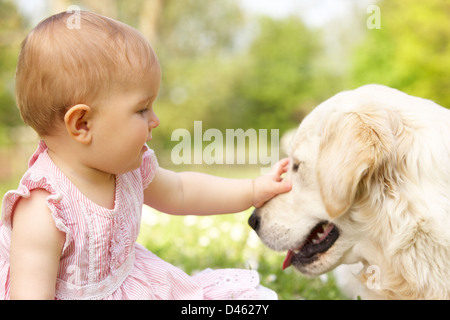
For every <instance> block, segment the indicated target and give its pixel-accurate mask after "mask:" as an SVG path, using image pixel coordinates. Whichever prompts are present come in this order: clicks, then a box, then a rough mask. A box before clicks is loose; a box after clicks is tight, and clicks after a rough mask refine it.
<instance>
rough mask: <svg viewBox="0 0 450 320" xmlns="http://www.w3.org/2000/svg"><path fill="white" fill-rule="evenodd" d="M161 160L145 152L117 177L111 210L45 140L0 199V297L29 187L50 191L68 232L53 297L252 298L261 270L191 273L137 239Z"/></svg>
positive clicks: (60, 222)
mask: <svg viewBox="0 0 450 320" xmlns="http://www.w3.org/2000/svg"><path fill="white" fill-rule="evenodd" d="M157 166H158V163H157V161H156V157H155V155H154V153H153V151H152V150H150V149H149V150H148V151H147V152H146V153H145V155H144V157H143V161H142V165H141V167H140V168H139V169H137V170H135V171H132V172H128V173H126V174H123V175H119V176H117V177H116V194H115V207H114V209H112V210H110V209H106V208H103V207H100V206H99V205H97V204H95V203H93V202H92V201H90V200H89V199H88V198H87V197H85V196H84V195H83V194H82V193H81V192H80V191H79V190H78V189H77V188H76V187H75V186H74V185H73V184H72V183H71V182H70V181H69V180H68V178H67V177H66V176H65V175H64V174H63V173H62V172H61V171H60V170H59V169H58V167H56V165H55V164H54V163H53V162H52V160H51V159H50V157H49V155H48V152H47V146H46V145H45V143H44V142H43V141H41V142H40V143H39V147H38V149H37V151H36V152H35V153H34V155H33V156H32V157H31V159H30V163H29V169H28V171H27V172H26V173H25V175H24V176H23V178H22V180H21V182H20V185H19V187H18V189H17V190H13V191H9V192H8V193H7V194H6V195H5V197H4V199H3V204H2V220H1V223H0V299H9V293H10V279H9V248H10V239H11V221H12V215H13V213H14V208H15V205H16V203H17V201H18V200H20V199H21V198H22V197H24V198H26V197H28V196H29V195H30V191H32V190H34V189H45V190H47V191H48V192H49V193H50V194H51V195H50V196H49V197H48V198H47V205H48V207H49V208H50V210H51V212H52V216H53V219H54V222H55V224H56V226H57V228H58V229H59V230H61V231H62V232H64V233H65V235H66V240H65V244H64V247H63V250H62V254H61V259H60V264H59V271H58V277H57V282H56V297H55V298H56V299H64V300H65V299H120V300H122V299H255V298H259V297H260V292H261V291H260V289H261V286H259V276H258V274H257V273H256V272H255V271H251V270H240V269H219V270H214V271H213V270H210V269H208V270H205V271H203V272H200V273H199V274H196V275H195V276H188V275H187V274H186V273H184V272H183V271H181V270H180V269H178V268H176V267H174V266H172V265H171V264H169V263H167V262H165V261H163V260H161V259H160V258H158V257H157V256H156V255H154V254H153V253H151V252H150V251H148V250H147V249H146V248H144V247H143V246H141V245H139V244H137V243H136V239H137V236H138V233H139V227H140V220H141V211H142V204H143V190H144V188H146V186H148V184H150V183H151V181H152V179H153V177H154V174H155V170H156V168H157Z"/></svg>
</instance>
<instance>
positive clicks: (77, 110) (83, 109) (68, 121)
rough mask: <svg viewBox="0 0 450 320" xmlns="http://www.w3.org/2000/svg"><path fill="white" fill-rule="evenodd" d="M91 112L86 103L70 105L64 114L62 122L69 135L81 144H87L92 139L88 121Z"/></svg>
mask: <svg viewBox="0 0 450 320" xmlns="http://www.w3.org/2000/svg"><path fill="white" fill-rule="evenodd" d="M91 114H92V109H91V107H89V106H88V105H86V104H77V105H75V106H73V107H71V108H70V109H69V110H68V111H67V112H66V114H65V116H64V123H65V126H66V130H67V132H68V133H69V135H70V136H71V137H72V138H73V139H75V140H77V141H78V142H81V143H83V144H89V143H90V142H91V140H92V132H91V130H90V123H89V120H90V117H91Z"/></svg>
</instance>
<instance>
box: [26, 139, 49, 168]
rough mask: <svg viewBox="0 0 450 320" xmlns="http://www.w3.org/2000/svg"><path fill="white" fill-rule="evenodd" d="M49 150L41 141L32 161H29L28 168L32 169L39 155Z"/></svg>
mask: <svg viewBox="0 0 450 320" xmlns="http://www.w3.org/2000/svg"><path fill="white" fill-rule="evenodd" d="M47 149H48V147H47V145H46V144H45V142H44V140H40V141H39V144H38V147H37V149H36V151H35V152H34V153H33V155H32V156H31V158H30V160H29V161H28V168H30V167H31V166H32V165H33V164H34V163H35V162H36V160H37V159H38V158H39V155H40V154H41V153H43V152H44V151H45V150H47Z"/></svg>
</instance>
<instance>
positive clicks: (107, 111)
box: [91, 63, 161, 174]
mask: <svg viewBox="0 0 450 320" xmlns="http://www.w3.org/2000/svg"><path fill="white" fill-rule="evenodd" d="M160 79H161V70H160V66H159V64H157V63H155V64H154V65H153V66H152V67H151V69H150V70H149V71H148V72H147V73H146V74H145V75H144V77H142V78H141V77H139V79H133V80H132V81H126V82H117V83H114V84H113V85H112V88H113V89H112V90H111V91H110V92H108V94H106V95H105V97H104V99H102V101H101V102H100V105H99V106H98V112H95V114H94V116H93V125H92V128H91V130H93V137H94V139H93V143H94V144H95V145H94V148H93V150H95V153H96V156H98V158H99V168H98V169H99V170H101V171H105V172H108V173H113V174H121V173H125V172H128V171H131V170H135V169H137V168H139V166H140V165H141V161H142V155H143V154H144V151H145V150H146V149H145V147H144V145H145V144H146V142H148V141H150V140H151V139H152V130H153V129H154V128H156V127H157V126H158V125H159V119H158V117H157V116H156V114H155V113H154V111H153V103H154V101H155V99H156V97H157V96H158V92H159V87H160Z"/></svg>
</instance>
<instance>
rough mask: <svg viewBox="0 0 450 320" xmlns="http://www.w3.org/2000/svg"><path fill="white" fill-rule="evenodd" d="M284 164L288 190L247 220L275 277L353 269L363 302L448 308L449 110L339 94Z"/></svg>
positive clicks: (391, 93)
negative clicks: (273, 253) (277, 269)
mask: <svg viewBox="0 0 450 320" xmlns="http://www.w3.org/2000/svg"><path fill="white" fill-rule="evenodd" d="M289 157H290V159H291V167H290V169H289V171H288V173H287V174H286V179H290V180H291V181H292V190H291V191H290V192H288V193H285V194H281V195H278V196H277V197H275V198H273V199H272V200H270V201H269V202H267V203H266V204H265V205H264V206H263V207H261V208H260V209H257V210H255V211H254V213H253V214H252V215H251V217H250V218H249V224H250V225H251V226H252V227H253V229H255V231H256V232H257V234H258V235H259V237H260V238H261V239H262V241H263V242H264V243H265V244H266V245H267V246H268V247H270V248H272V249H274V250H277V251H287V255H286V259H285V261H284V264H283V268H287V267H289V266H290V265H293V266H294V267H295V268H296V269H298V270H299V271H301V272H302V273H304V274H306V275H308V276H316V275H320V274H322V273H324V272H328V271H330V270H333V269H334V268H335V267H337V266H339V265H341V264H354V263H360V265H361V266H362V268H361V272H359V274H356V272H354V274H355V276H356V277H357V278H358V279H359V281H360V282H361V284H363V285H364V286H361V287H364V291H361V292H357V293H356V294H357V295H359V296H361V297H363V298H381V299H450V110H447V109H445V108H443V107H441V106H439V105H437V104H435V103H433V102H431V101H429V100H425V99H421V98H417V97H412V96H409V95H407V94H405V93H402V92H400V91H398V90H395V89H392V88H388V87H385V86H381V85H367V86H363V87H361V88H358V89H356V90H353V91H345V92H341V93H339V94H337V95H335V96H333V97H332V98H330V99H329V100H327V101H325V102H323V103H322V104H320V105H319V106H318V107H316V108H315V109H314V110H313V111H312V112H311V113H310V114H309V115H308V116H307V117H305V119H304V120H303V121H302V123H301V124H300V126H299V128H298V130H297V132H296V133H295V135H294V137H293V139H292V142H291V146H290V151H289Z"/></svg>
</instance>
